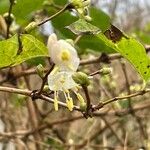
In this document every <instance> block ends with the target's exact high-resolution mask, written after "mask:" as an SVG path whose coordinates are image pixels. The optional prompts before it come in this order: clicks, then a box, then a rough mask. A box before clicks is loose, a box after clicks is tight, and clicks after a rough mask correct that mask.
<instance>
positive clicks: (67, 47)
mask: <svg viewBox="0 0 150 150" xmlns="http://www.w3.org/2000/svg"><path fill="white" fill-rule="evenodd" d="M47 46H48V49H49V54H50V57H51V59H52V61H53V62H54V63H55V64H56V66H58V67H59V71H76V70H77V68H78V66H79V62H80V60H79V57H78V54H77V51H76V49H75V48H74V47H73V46H72V45H71V44H69V43H67V42H66V41H65V40H57V36H56V34H52V35H50V36H49V39H48V45H47Z"/></svg>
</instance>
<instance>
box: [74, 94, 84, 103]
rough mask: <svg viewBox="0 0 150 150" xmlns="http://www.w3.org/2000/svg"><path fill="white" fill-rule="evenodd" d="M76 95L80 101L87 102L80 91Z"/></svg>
mask: <svg viewBox="0 0 150 150" xmlns="http://www.w3.org/2000/svg"><path fill="white" fill-rule="evenodd" d="M76 95H77V98H78V100H79V101H80V103H85V102H84V98H83V97H82V96H81V95H80V94H79V93H76Z"/></svg>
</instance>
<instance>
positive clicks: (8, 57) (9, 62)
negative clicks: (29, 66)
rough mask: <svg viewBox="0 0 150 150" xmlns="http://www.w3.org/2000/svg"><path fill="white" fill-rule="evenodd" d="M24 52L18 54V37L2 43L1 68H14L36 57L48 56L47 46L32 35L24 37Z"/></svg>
mask: <svg viewBox="0 0 150 150" xmlns="http://www.w3.org/2000/svg"><path fill="white" fill-rule="evenodd" d="M21 41H22V50H21V52H19V54H18V50H19V49H18V47H19V43H18V37H17V35H15V36H13V37H12V38H10V39H8V40H4V41H1V42H0V68H3V67H7V66H14V65H17V64H20V63H22V62H24V61H26V60H29V59H31V58H35V57H41V56H48V50H47V48H46V46H45V45H44V44H43V43H41V42H40V41H39V40H37V39H36V38H35V37H33V36H31V35H27V34H25V35H22V36H21Z"/></svg>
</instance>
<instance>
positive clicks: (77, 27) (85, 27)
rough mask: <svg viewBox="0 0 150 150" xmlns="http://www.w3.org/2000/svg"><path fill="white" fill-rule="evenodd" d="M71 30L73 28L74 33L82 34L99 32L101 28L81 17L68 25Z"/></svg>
mask: <svg viewBox="0 0 150 150" xmlns="http://www.w3.org/2000/svg"><path fill="white" fill-rule="evenodd" d="M66 28H68V29H69V30H71V31H72V32H73V33H74V34H77V35H81V34H98V33H99V32H100V29H99V28H98V27H96V26H94V25H92V24H90V23H88V22H87V21H85V20H84V19H79V20H78V21H76V22H74V23H72V24H71V25H69V26H67V27H66Z"/></svg>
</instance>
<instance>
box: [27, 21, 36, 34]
mask: <svg viewBox="0 0 150 150" xmlns="http://www.w3.org/2000/svg"><path fill="white" fill-rule="evenodd" d="M35 27H37V23H36V22H35V21H33V22H31V23H29V24H28V25H27V26H26V27H25V32H30V31H31V30H33V29H34V28H35Z"/></svg>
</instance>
